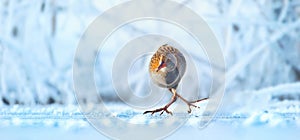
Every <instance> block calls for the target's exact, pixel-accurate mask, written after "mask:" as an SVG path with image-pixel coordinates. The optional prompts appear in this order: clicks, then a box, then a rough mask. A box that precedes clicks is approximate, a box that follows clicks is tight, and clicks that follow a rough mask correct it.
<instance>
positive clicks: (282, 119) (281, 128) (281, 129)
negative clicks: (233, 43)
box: [0, 105, 300, 140]
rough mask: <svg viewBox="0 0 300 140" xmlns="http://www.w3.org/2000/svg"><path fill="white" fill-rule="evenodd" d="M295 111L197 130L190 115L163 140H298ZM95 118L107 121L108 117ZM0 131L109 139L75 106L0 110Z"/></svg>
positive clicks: (220, 120)
mask: <svg viewBox="0 0 300 140" xmlns="http://www.w3.org/2000/svg"><path fill="white" fill-rule="evenodd" d="M120 107H122V111H119V112H117V113H114V114H113V115H114V116H117V117H120V118H123V119H124V118H125V120H127V121H128V122H130V119H135V118H136V117H137V118H139V120H138V121H139V122H140V123H141V122H143V121H144V122H145V123H146V122H147V121H149V117H150V119H153V120H155V119H157V120H159V119H161V117H160V116H158V115H154V116H149V115H142V112H134V111H132V109H131V108H130V107H128V108H124V105H114V107H112V108H120ZM299 109H300V106H295V107H294V108H293V109H291V108H290V109H288V110H289V112H290V113H280V112H272V111H270V112H268V111H267V110H266V111H264V112H256V113H252V114H251V115H249V114H231V113H229V114H226V113H222V114H220V113H218V114H216V116H215V117H214V119H213V121H212V122H211V123H210V124H209V125H208V126H207V127H205V128H198V123H197V122H198V121H199V119H200V118H199V116H197V115H196V114H193V115H191V116H190V118H189V120H188V121H187V122H186V123H185V124H184V125H183V126H181V127H180V128H179V129H178V130H177V131H175V132H174V133H172V134H171V135H169V136H168V137H166V139H178V138H180V139H186V138H188V139H195V140H196V139H249V140H250V139H262V140H263V139H274V140H279V139H297V138H298V137H299V136H300V134H299V133H298V132H299V130H300V112H299ZM288 110H287V111H288ZM295 110H298V111H295ZM295 112H298V113H295ZM174 115H177V114H174ZM98 117H99V119H105V118H108V119H109V116H98ZM165 117H166V116H165ZM111 125H114V124H113V123H111ZM113 127H117V126H113ZM0 130H1V131H0V135H1V139H10V140H19V139H30V140H35V139H36V140H38V139H45V140H48V139H49V140H50V139H57V138H59V139H70V140H71V139H90V140H94V139H95V140H96V139H109V138H108V137H106V136H104V135H103V134H101V133H99V132H97V131H96V129H95V128H93V127H92V126H91V125H90V124H89V123H88V122H87V120H86V119H85V117H84V115H83V114H82V113H81V112H80V111H79V108H78V107H76V106H68V107H64V106H51V107H43V106H40V107H21V106H14V107H4V108H1V110H0ZM145 137H147V136H146V135H145Z"/></svg>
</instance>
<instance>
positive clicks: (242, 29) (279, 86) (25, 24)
mask: <svg viewBox="0 0 300 140" xmlns="http://www.w3.org/2000/svg"><path fill="white" fill-rule="evenodd" d="M122 2H124V1H121V0H113V1H109V0H100V1H97V0H87V1H86V0H76V1H75V0H67V1H59V0H34V1H25V0H1V1H0V112H2V113H1V115H0V119H3V120H5V119H12V118H18V116H11V118H9V117H7V115H8V116H9V113H11V114H14V113H16V112H19V113H20V112H21V113H22V112H23V111H25V112H26V110H27V111H28V110H30V109H28V107H33V108H34V107H36V106H39V107H40V108H42V109H37V110H33V113H34V112H35V111H36V112H40V111H41V110H42V111H45V112H48V113H50V114H51V113H53V112H55V110H56V107H57V108H60V109H61V108H63V109H62V110H60V111H61V112H64V111H66V112H68V111H69V112H71V113H72V111H74V110H76V109H74V108H72V107H73V106H74V105H76V100H75V97H74V92H73V83H72V80H73V79H72V64H73V57H74V54H75V50H76V47H77V45H78V42H79V39H80V37H81V35H82V33H83V32H84V31H85V29H86V28H87V27H88V26H89V24H90V23H91V22H92V21H93V20H94V19H95V18H96V17H97V16H98V15H100V14H101V13H102V12H103V11H105V10H107V9H109V8H111V7H113V6H115V5H117V4H120V3H122ZM178 2H180V3H182V4H184V5H185V6H188V7H189V8H191V9H192V10H194V11H195V12H196V13H197V14H199V15H200V16H202V17H203V18H204V19H205V21H206V22H207V23H208V24H209V26H210V27H211V28H212V30H213V31H214V33H215V34H216V36H217V38H218V40H219V43H220V45H221V47H222V49H223V53H224V56H225V61H226V68H223V67H218V66H212V67H210V65H209V63H208V62H207V60H206V59H205V58H201V57H195V58H194V59H195V61H196V62H197V63H198V66H199V67H200V68H201V69H203V70H202V71H200V77H201V85H199V87H200V90H201V91H202V92H207V90H209V87H208V86H209V84H210V82H211V80H210V79H209V76H206V75H209V71H210V68H214V69H219V70H220V71H221V70H224V69H225V70H226V93H225V94H224V98H223V102H222V106H221V109H220V110H219V111H220V112H219V113H220V114H225V115H227V116H229V117H233V118H235V116H237V117H238V118H244V117H245V120H244V121H243V124H254V125H255V124H256V123H259V124H261V123H263V124H264V123H266V124H270V125H289V123H290V122H291V125H298V126H300V115H299V113H300V1H299V0H235V1H232V0H202V1H196V0H178ZM157 6H159V2H158V5H157ZM179 8H180V7H179ZM120 14H121V13H120ZM146 23H147V24H143V23H141V24H138V23H135V24H131V25H128V27H127V28H124V29H122V30H124V33H125V34H124V33H123V34H117V33H116V34H117V35H116V36H115V38H118V41H114V42H113V43H114V44H112V46H118V45H119V46H120V45H122V44H123V43H124V42H125V41H126V40H128V39H129V38H132V37H133V36H138V35H140V34H146V33H149V32H151V31H156V32H164V33H166V34H172V33H174V32H176V31H177V30H176V29H174V30H172V29H169V28H172V27H171V26H170V25H164V26H163V25H162V24H161V23H159V22H153V21H152V22H151V21H148V22H147V21H146ZM177 37H178V38H181V39H183V42H184V41H186V42H192V41H191V40H189V39H190V38H185V37H181V36H180V34H177ZM112 38H113V37H112ZM175 38H176V37H175ZM184 39H185V40H184ZM108 42H109V41H108ZM116 51H118V48H114V47H110V48H107V49H103V53H102V54H105V57H112V56H114V53H115V52H116ZM191 55H192V56H193V54H191ZM111 59H113V58H111ZM104 63H105V62H104ZM106 63H107V64H105V65H106V66H107V67H108V68H111V67H112V64H111V63H110V62H106ZM107 67H101V66H99V67H98V68H100V70H99V71H105V69H106V68H107ZM101 68H102V69H103V70H101ZM98 74H100V75H101V74H102V73H98ZM105 75H106V74H102V76H104V77H105ZM96 79H97V78H96ZM137 79H138V78H137ZM105 80H106V78H101V79H98V83H99V84H100V85H101V87H105V89H104V91H105V92H106V94H105V95H104V96H103V99H104V100H105V101H108V102H110V101H112V102H118V100H119V99H118V97H117V96H110V95H111V94H110V93H111V92H113V91H114V89H113V87H111V85H105V83H107V81H105ZM137 90H138V88H137ZM82 98H88V97H82ZM79 100H84V99H81V98H79ZM70 106H72V107H70ZM68 107H70V108H71V110H68V109H67V108H68ZM47 108H48V109H50V110H47ZM51 108H52V110H51ZM76 111H77V112H78V110H76ZM76 111H75V112H76ZM3 112H4V113H3ZM29 112H30V111H29ZM7 113H8V114H7ZM11 114H10V115H11ZM6 117H7V118H6ZM21 118H22V117H21ZM79 118H80V117H79ZM81 119H82V118H81ZM2 122H4V123H5V121H2ZM18 122H20V121H18V120H17V124H18ZM76 122H77V123H78V121H76ZM287 122H289V123H287ZM4 123H3V124H4ZM43 123H45V122H43ZM0 124H1V123H0ZM26 124H32V122H31V123H30V122H29V123H28V122H27V123H26ZM33 124H34V123H33ZM58 124H59V123H58ZM71 124H72V123H71ZM7 125H16V122H15V120H14V121H13V122H7ZM50 125H54V124H53V123H52V122H51V123H50ZM61 125H62V126H64V123H62V124H61ZM173 138H174V137H173Z"/></svg>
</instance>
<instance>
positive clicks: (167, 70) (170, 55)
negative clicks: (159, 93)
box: [143, 44, 208, 115]
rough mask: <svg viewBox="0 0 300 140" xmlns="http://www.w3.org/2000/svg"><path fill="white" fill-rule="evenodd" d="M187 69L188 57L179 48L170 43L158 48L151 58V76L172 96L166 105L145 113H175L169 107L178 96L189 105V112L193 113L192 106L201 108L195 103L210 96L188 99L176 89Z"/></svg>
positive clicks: (154, 81)
mask: <svg viewBox="0 0 300 140" xmlns="http://www.w3.org/2000/svg"><path fill="white" fill-rule="evenodd" d="M185 71H186V59H185V57H184V55H183V54H182V53H181V52H180V51H179V50H178V49H176V48H175V47H173V46H171V45H168V44H164V45H162V46H160V47H159V48H158V50H157V51H156V52H155V53H154V54H153V56H152V57H151V60H150V64H149V73H150V77H151V80H152V81H153V83H154V84H156V85H158V86H159V87H161V88H167V89H168V90H169V91H170V92H171V93H172V97H171V100H170V102H169V103H168V104H166V105H165V106H164V107H161V108H158V109H155V110H149V111H145V112H144V113H143V114H148V113H151V115H153V114H154V113H159V112H160V115H162V114H163V113H164V112H166V113H167V114H170V115H173V113H172V112H171V111H170V110H168V108H169V107H170V106H171V105H172V104H173V103H174V102H176V100H177V97H178V98H180V99H181V100H182V101H183V102H185V103H186V104H187V105H188V113H191V107H195V108H200V107H198V106H196V105H195V104H194V103H197V102H200V101H204V100H207V99H208V98H203V99H200V100H196V101H188V100H186V99H185V98H183V97H182V96H181V95H180V94H178V93H177V91H176V88H177V87H178V84H179V83H180V81H181V79H182V77H183V76H184V73H185Z"/></svg>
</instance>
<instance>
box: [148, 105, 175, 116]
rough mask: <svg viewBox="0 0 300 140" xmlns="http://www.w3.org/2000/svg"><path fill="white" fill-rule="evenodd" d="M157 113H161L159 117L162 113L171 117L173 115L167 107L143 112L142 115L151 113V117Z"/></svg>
mask: <svg viewBox="0 0 300 140" xmlns="http://www.w3.org/2000/svg"><path fill="white" fill-rule="evenodd" d="M157 112H161V113H160V114H159V115H162V114H164V112H166V113H167V114H170V115H173V113H172V112H171V111H169V110H168V107H162V108H159V109H155V110H150V111H145V112H144V113H143V114H147V113H151V115H153V114H154V113H157Z"/></svg>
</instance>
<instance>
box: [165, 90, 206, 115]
mask: <svg viewBox="0 0 300 140" xmlns="http://www.w3.org/2000/svg"><path fill="white" fill-rule="evenodd" d="M170 91H171V92H172V93H173V92H175V93H176V90H175V89H171V90H170ZM176 96H177V97H179V98H180V99H181V100H182V101H183V102H185V103H186V104H187V105H188V106H189V110H188V113H191V112H192V110H191V106H192V107H195V108H200V107H199V106H196V105H194V104H193V103H197V102H201V101H204V100H207V99H208V98H203V99H200V100H196V101H187V100H186V99H184V98H183V97H182V96H180V95H179V94H176Z"/></svg>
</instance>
